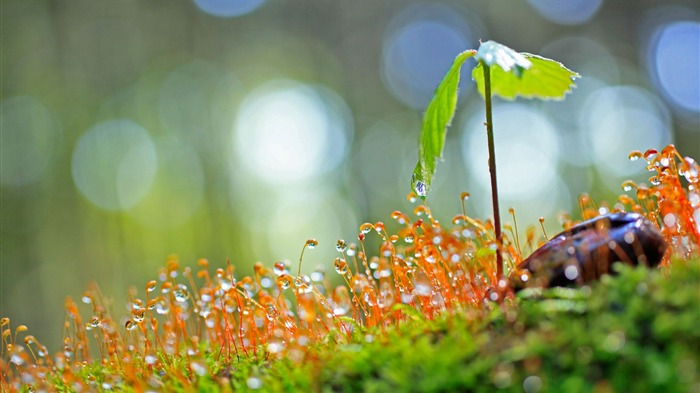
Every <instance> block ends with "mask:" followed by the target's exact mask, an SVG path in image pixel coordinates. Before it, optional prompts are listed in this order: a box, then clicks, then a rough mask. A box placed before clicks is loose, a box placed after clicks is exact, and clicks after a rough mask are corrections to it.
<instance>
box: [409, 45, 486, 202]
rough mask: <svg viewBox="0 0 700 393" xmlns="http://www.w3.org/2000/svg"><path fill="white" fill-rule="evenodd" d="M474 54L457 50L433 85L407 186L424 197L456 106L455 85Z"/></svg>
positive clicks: (471, 51) (472, 51)
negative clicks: (441, 75) (464, 65)
mask: <svg viewBox="0 0 700 393" xmlns="http://www.w3.org/2000/svg"><path fill="white" fill-rule="evenodd" d="M474 55H476V51H475V50H468V51H464V52H462V53H460V54H459V55H458V56H457V57H456V58H455V59H454V61H453V62H452V66H450V69H449V71H447V74H446V75H445V76H444V77H443V79H442V81H441V82H440V84H439V85H438V87H437V89H435V93H434V94H433V98H432V99H431V100H430V103H429V104H428V108H427V109H426V111H425V114H424V115H423V126H422V128H421V132H420V137H419V140H418V164H416V169H415V170H414V171H413V179H412V181H411V186H412V188H413V190H414V191H415V192H416V194H417V195H418V196H419V197H420V198H421V199H425V197H426V196H427V195H428V191H429V190H430V184H431V183H432V180H433V175H434V174H435V169H436V167H437V160H438V159H442V150H443V148H444V146H445V135H446V134H447V127H448V126H449V125H450V122H451V121H452V117H454V113H455V108H456V107H457V85H458V84H459V77H460V70H461V68H462V64H464V62H465V61H466V60H467V59H468V58H470V57H472V56H474Z"/></svg>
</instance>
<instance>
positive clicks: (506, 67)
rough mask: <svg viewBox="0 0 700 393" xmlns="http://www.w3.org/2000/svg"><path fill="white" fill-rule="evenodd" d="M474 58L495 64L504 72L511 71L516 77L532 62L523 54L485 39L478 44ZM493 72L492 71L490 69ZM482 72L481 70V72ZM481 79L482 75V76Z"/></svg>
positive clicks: (491, 64)
mask: <svg viewBox="0 0 700 393" xmlns="http://www.w3.org/2000/svg"><path fill="white" fill-rule="evenodd" d="M475 60H476V61H477V62H479V63H482V62H483V63H484V64H486V65H487V66H489V67H491V68H494V67H493V65H494V64H496V65H498V66H499V67H501V69H502V70H503V71H505V72H511V73H513V74H515V76H517V77H518V78H520V77H521V76H522V75H523V71H525V70H527V69H528V68H530V67H531V66H532V63H531V62H530V61H529V60H528V59H527V58H526V57H525V56H524V55H523V54H520V53H518V52H516V51H514V50H513V49H510V48H509V47H507V46H505V45H502V44H499V43H498V42H495V41H486V42H484V43H482V44H481V45H480V46H479V50H478V51H477V52H476V58H475ZM492 72H493V71H492ZM481 73H482V74H483V71H482V72H481ZM482 80H483V77H482Z"/></svg>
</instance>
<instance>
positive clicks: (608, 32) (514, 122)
mask: <svg viewBox="0 0 700 393" xmlns="http://www.w3.org/2000/svg"><path fill="white" fill-rule="evenodd" d="M0 4H1V9H0V15H1V22H2V23H1V26H0V28H1V30H0V32H1V34H2V36H1V48H0V49H1V55H2V56H1V59H0V67H1V82H2V91H1V97H0V99H1V100H0V111H1V112H0V115H1V118H0V121H1V124H0V131H1V137H2V138H1V140H0V142H1V149H0V153H1V156H0V158H1V161H0V185H1V187H2V188H1V191H0V192H1V194H0V196H1V199H2V200H1V233H0V242H1V243H0V297H1V298H0V315H2V316H8V317H10V318H11V319H12V321H13V323H14V324H15V325H16V324H17V323H24V324H27V325H29V327H30V330H31V332H32V333H33V334H34V335H35V336H37V338H38V339H39V340H40V341H42V342H44V343H46V344H49V345H50V348H51V349H52V350H56V349H58V343H59V341H60V339H61V332H62V324H61V321H62V318H63V299H64V297H65V296H66V295H72V296H74V297H76V298H79V297H80V294H81V293H82V291H83V290H84V289H85V288H86V285H87V283H88V282H90V281H95V282H97V283H98V284H99V285H100V287H101V288H102V291H103V292H104V293H105V295H107V296H108V297H109V298H113V299H114V310H113V311H114V313H115V314H116V316H117V318H119V317H120V316H122V315H124V314H125V313H126V310H125V308H124V301H125V299H126V290H127V288H128V286H129V285H132V284H133V285H137V286H138V287H139V288H143V285H144V284H145V283H146V282H147V281H148V280H150V279H152V278H154V277H155V274H156V271H157V269H158V268H159V267H160V266H161V265H162V264H163V262H164V260H165V259H166V258H167V257H168V255H170V254H177V255H179V256H180V258H181V261H182V263H183V264H185V265H190V266H194V265H195V263H196V260H197V259H198V258H200V257H204V258H208V259H209V260H210V262H211V264H212V265H213V266H216V267H219V266H223V265H225V261H226V258H230V260H231V261H232V263H233V264H235V265H236V266H237V269H238V272H240V273H241V274H249V273H250V272H251V271H252V267H251V266H252V264H253V263H254V262H256V261H262V262H264V263H266V264H267V265H271V264H272V263H274V262H275V261H278V260H283V259H290V260H292V261H295V260H296V258H297V255H298V254H299V252H300V251H301V248H302V246H303V244H304V241H305V240H306V239H308V238H312V237H314V238H317V239H318V240H319V242H320V245H319V247H318V248H317V249H315V250H313V251H311V252H308V253H307V254H306V255H305V261H304V264H305V266H304V270H305V271H307V272H308V271H310V270H311V269H313V268H315V267H316V266H318V265H323V266H327V267H331V265H332V261H333V258H334V257H335V256H337V255H336V254H337V253H336V251H335V247H334V244H335V241H336V239H339V238H344V239H347V240H348V241H352V240H354V239H356V234H357V228H358V226H359V225H360V224H361V223H363V222H365V221H372V222H374V221H377V220H382V221H386V222H389V221H392V220H391V218H390V214H391V212H392V211H393V210H402V211H404V212H406V213H410V211H411V209H412V207H411V205H410V204H409V203H408V202H407V201H406V198H405V196H406V194H407V193H408V191H410V190H409V184H410V176H411V173H412V170H413V166H414V165H415V160H416V158H417V138H418V132H419V129H420V121H421V113H422V110H423V109H424V108H425V106H426V104H427V102H428V100H429V99H430V96H431V94H432V91H433V89H434V88H435V87H436V85H437V83H438V81H439V80H440V78H441V76H442V75H443V74H444V72H445V71H446V70H447V68H448V67H449V65H450V63H451V61H452V59H453V58H454V57H455V56H456V55H457V53H459V52H461V51H462V50H464V49H468V48H476V47H478V45H479V40H484V41H485V40H489V39H492V40H496V41H499V42H501V43H504V44H506V45H508V46H510V47H512V48H514V49H516V50H518V51H526V52H532V53H538V54H541V55H544V56H547V57H551V58H554V59H556V60H560V61H562V62H564V64H566V65H567V66H568V67H569V68H571V69H573V70H575V71H577V72H579V73H581V74H582V76H583V78H582V79H580V80H579V86H578V88H577V89H576V90H575V91H574V93H573V94H572V95H570V96H569V97H568V99H567V100H566V101H564V102H526V101H522V100H518V101H515V102H503V101H498V102H497V103H496V104H495V119H494V122H495V132H496V139H497V142H496V148H497V157H498V165H499V184H500V187H501V193H502V194H501V198H502V207H503V209H504V212H503V213H506V212H507V209H508V207H510V206H513V207H514V208H515V209H516V211H517V214H518V221H519V225H521V226H525V225H526V224H533V223H536V222H537V218H538V217H540V216H544V217H546V218H547V219H548V221H547V222H548V225H549V226H550V228H552V231H554V230H556V229H555V228H556V227H557V215H558V213H559V212H561V211H571V212H574V215H575V214H576V212H577V204H576V197H577V195H578V194H579V193H581V192H590V193H591V194H592V195H594V197H595V198H596V199H597V200H601V199H603V200H605V199H607V200H608V201H613V200H614V198H615V196H616V195H617V194H618V193H620V192H621V191H622V190H621V189H620V183H621V182H622V181H623V180H625V179H628V178H631V179H635V180H638V181H645V180H646V179H645V177H646V175H645V172H644V168H643V167H642V164H640V163H638V162H637V163H630V162H628V161H627V159H626V156H627V153H629V151H630V150H633V149H640V150H645V149H647V148H661V147H663V146H664V145H665V144H668V143H672V142H673V143H675V144H676V145H677V146H678V148H679V150H680V151H681V153H682V154H684V155H690V156H694V157H696V158H700V120H699V114H700V93H699V91H698V90H699V89H700V81H699V79H698V78H699V77H698V75H700V70H699V67H700V66H699V63H700V60H699V59H700V42H699V37H700V23H699V16H698V13H699V11H700V9H699V8H700V6H699V4H698V2H697V0H687V1H686V0H669V1H664V2H659V1H649V0H638V1H634V2H632V1H610V0H608V1H604V0H569V1H536V0H530V1H525V0H522V1H506V0H500V1H494V0H491V1H467V0H464V1H430V2H416V1H350V0H338V1H277V0H274V1H273V0H268V1H265V0H194V1H184V0H183V1H129V0H121V1H107V0H101V1H96V0H89V1H88V0H84V1H83V0H70V1H38V0H16V1H11V0H2V2H1V3H0ZM466 71H468V70H466ZM463 75H465V76H466V77H465V78H463V79H464V80H463V83H462V87H461V90H460V103H459V109H458V113H457V116H456V118H455V119H454V121H453V125H452V127H451V129H450V131H449V133H448V140H447V147H446V149H445V154H444V157H445V161H444V162H442V163H440V164H439V166H438V173H437V177H436V179H435V183H434V185H433V189H432V194H431V196H430V198H429V200H428V202H429V204H430V206H431V207H432V209H433V212H434V214H435V215H436V216H437V218H438V219H441V220H443V221H445V222H448V220H449V219H451V218H452V216H454V215H455V214H458V213H459V209H460V208H459V206H460V201H459V195H460V192H462V191H465V190H467V191H470V192H471V194H472V198H471V199H470V201H469V205H468V209H469V213H471V214H472V215H474V216H476V217H480V218H486V217H488V216H490V215H491V213H490V194H489V192H490V191H489V186H488V170H487V169H486V154H487V153H486V137H485V132H484V129H483V125H482V123H483V104H482V101H481V99H480V98H479V97H478V94H477V93H476V92H475V89H474V88H473V86H472V83H471V81H470V80H469V79H470V77H469V75H470V74H469V73H463ZM329 270H330V271H332V268H330V269H329ZM139 292H140V294H141V295H143V290H142V289H141V290H140V291H139Z"/></svg>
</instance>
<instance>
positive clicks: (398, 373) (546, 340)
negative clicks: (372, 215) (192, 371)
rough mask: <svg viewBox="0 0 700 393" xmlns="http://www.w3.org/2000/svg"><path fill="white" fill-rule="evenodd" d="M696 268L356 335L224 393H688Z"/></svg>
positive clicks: (252, 374)
mask: <svg viewBox="0 0 700 393" xmlns="http://www.w3.org/2000/svg"><path fill="white" fill-rule="evenodd" d="M699 262H700V261H698V260H695V261H677V262H676V263H675V264H674V265H673V267H671V268H669V269H667V270H649V269H646V268H643V267H640V268H630V267H627V266H620V267H618V268H617V269H618V270H619V274H618V275H616V276H606V277H604V278H603V279H602V280H601V281H600V282H598V283H595V284H594V285H593V286H591V287H590V288H582V289H562V288H554V289H550V290H545V291H542V292H541V293H529V294H527V293H525V294H520V295H519V296H518V297H517V299H515V300H514V301H513V302H511V303H505V304H503V305H500V306H498V305H493V307H492V310H491V311H486V312H488V315H486V316H485V318H480V317H477V318H468V317H467V316H465V315H459V314H456V315H449V316H448V315H443V316H441V317H440V318H438V319H436V320H433V321H427V320H423V319H420V318H419V317H417V316H416V318H415V319H414V320H411V321H407V322H405V323H402V324H401V325H400V326H398V327H392V328H387V329H385V331H383V332H382V331H374V332H366V331H365V332H360V331H357V332H356V334H355V335H354V339H355V342H353V343H351V344H343V345H339V346H338V345H333V346H330V345H326V346H320V347H317V348H312V349H311V350H310V351H309V352H308V354H307V355H306V358H305V359H304V360H302V361H293V360H290V359H282V360H275V361H256V362H245V363H242V364H240V365H239V367H238V368H236V367H235V366H234V367H233V369H236V370H238V371H237V372H236V373H234V374H233V375H232V377H233V380H232V381H231V385H229V386H231V387H232V388H234V389H235V390H236V391H238V390H239V389H243V390H257V391H320V392H463V391H474V392H482V391H483V392H491V391H494V390H499V389H501V390H504V391H518V392H522V391H526V392H538V391H542V392H545V391H547V392H555V391H562V392H607V391H631V392H662V391H663V392H688V391H693V389H695V390H697V389H699V388H700V372H699V371H698V368H699V367H700V329H699V328H698V326H699V325H700V263H699ZM246 370H247V371H246ZM251 378H253V379H252V380H251ZM251 381H252V383H250V382H251ZM258 382H260V384H259V386H258ZM251 388H256V389H251Z"/></svg>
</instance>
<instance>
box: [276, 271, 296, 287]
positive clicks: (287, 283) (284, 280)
mask: <svg viewBox="0 0 700 393" xmlns="http://www.w3.org/2000/svg"><path fill="white" fill-rule="evenodd" d="M292 283H293V280H292V277H291V276H290V275H289V274H282V275H281V276H279V277H277V285H279V286H280V288H282V290H285V289H289V287H291V286H292Z"/></svg>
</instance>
